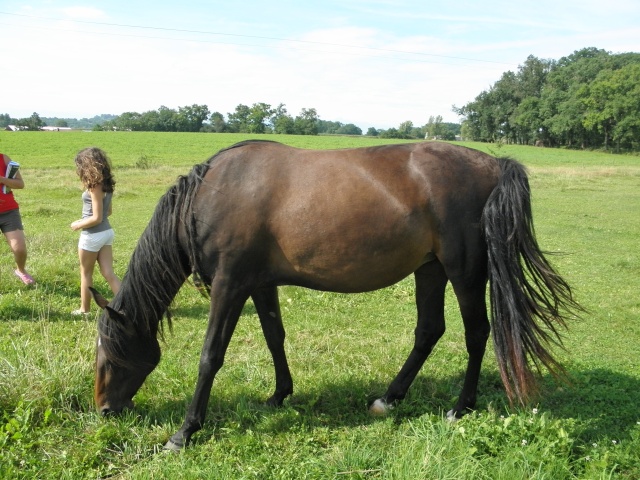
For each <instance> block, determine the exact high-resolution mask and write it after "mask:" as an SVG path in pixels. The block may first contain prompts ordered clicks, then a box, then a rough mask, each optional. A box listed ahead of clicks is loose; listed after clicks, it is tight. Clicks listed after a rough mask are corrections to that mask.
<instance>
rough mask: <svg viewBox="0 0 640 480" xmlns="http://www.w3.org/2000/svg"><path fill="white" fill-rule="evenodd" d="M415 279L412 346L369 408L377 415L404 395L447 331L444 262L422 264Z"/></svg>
mask: <svg viewBox="0 0 640 480" xmlns="http://www.w3.org/2000/svg"><path fill="white" fill-rule="evenodd" d="M415 280H416V306H417V308H418V324H417V326H416V330H415V343H414V346H413V350H411V353H410V354H409V357H408V358H407V360H406V362H405V363H404V365H403V366H402V369H401V370H400V372H399V373H398V375H397V376H396V378H395V379H394V380H393V382H391V384H390V385H389V388H388V389H387V391H386V393H385V394H384V395H383V396H382V397H381V398H379V399H377V400H376V401H375V402H373V404H372V405H371V407H370V408H369V411H370V412H371V413H372V414H374V415H384V414H385V413H386V412H387V410H388V409H389V407H390V406H391V405H392V404H393V403H394V402H396V401H398V400H402V399H403V398H404V397H405V395H406V394H407V390H408V389H409V387H410V386H411V383H413V380H414V379H415V378H416V375H417V374H418V372H419V371H420V369H421V368H422V365H423V364H424V362H425V361H426V360H427V357H428V356H429V354H430V353H431V351H432V350H433V347H434V346H435V344H436V343H437V342H438V340H439V339H440V337H442V335H443V334H444V330H445V323H444V292H445V287H446V286H447V281H448V279H447V275H446V273H445V271H444V268H443V267H442V264H441V263H440V262H439V261H438V260H434V261H431V262H429V263H427V264H425V265H423V266H422V267H420V268H419V269H418V270H416V272H415Z"/></svg>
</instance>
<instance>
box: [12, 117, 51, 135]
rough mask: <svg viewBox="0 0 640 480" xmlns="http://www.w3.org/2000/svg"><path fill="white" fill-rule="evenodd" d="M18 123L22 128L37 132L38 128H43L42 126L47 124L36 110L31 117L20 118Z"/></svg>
mask: <svg viewBox="0 0 640 480" xmlns="http://www.w3.org/2000/svg"><path fill="white" fill-rule="evenodd" d="M17 125H18V126H19V127H20V128H24V129H27V130H31V131H34V132H36V131H38V130H41V129H42V127H44V126H45V125H46V123H44V121H43V120H42V119H41V118H40V115H38V114H37V113H36V112H33V113H32V114H31V116H30V117H28V118H21V119H20V120H18V122H17Z"/></svg>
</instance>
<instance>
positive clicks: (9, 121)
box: [0, 113, 18, 128]
mask: <svg viewBox="0 0 640 480" xmlns="http://www.w3.org/2000/svg"><path fill="white" fill-rule="evenodd" d="M16 123H18V121H17V120H16V119H15V118H11V116H10V115H9V114H8V113H2V114H0V128H5V127H7V126H8V125H14V124H16Z"/></svg>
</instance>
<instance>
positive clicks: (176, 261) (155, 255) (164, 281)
mask: <svg viewBox="0 0 640 480" xmlns="http://www.w3.org/2000/svg"><path fill="white" fill-rule="evenodd" d="M256 142H261V141H260V140H249V141H245V142H240V143H237V144H235V145H232V146H230V147H228V148H225V149H223V150H220V151H219V152H218V153H216V154H215V155H214V156H212V157H211V158H209V159H208V160H207V161H205V162H204V163H200V164H198V165H195V166H194V167H193V168H192V170H191V171H190V172H189V174H188V175H181V176H179V177H178V179H177V181H176V183H175V184H174V185H173V186H172V187H171V188H169V190H168V191H167V193H165V194H164V195H163V196H162V198H160V200H159V202H158V205H157V206H156V209H155V211H154V213H153V216H152V217H151V220H150V221H149V224H148V225H147V228H146V229H145V230H144V232H143V233H142V236H141V237H140V240H138V244H137V246H136V248H135V249H134V251H133V254H132V256H131V260H130V261H129V266H128V267H127V272H126V273H125V275H124V277H123V279H122V286H121V288H120V291H119V292H118V294H117V295H116V296H115V297H114V298H113V300H112V302H111V303H110V307H111V308H112V309H114V310H116V311H117V312H120V313H122V314H123V315H124V316H125V317H126V322H127V323H128V322H131V323H132V324H133V326H134V328H135V330H136V331H137V333H138V335H141V336H156V335H157V334H158V332H160V334H161V335H162V330H163V325H162V318H163V316H165V315H166V317H167V323H168V326H169V328H171V315H170V313H169V312H168V307H169V305H170V304H171V302H172V301H173V298H174V297H175V295H176V294H177V292H178V290H179V289H180V287H181V286H182V284H183V283H184V282H185V280H186V278H187V277H188V276H189V275H190V274H192V275H193V279H194V282H195V283H200V284H208V283H209V282H208V281H203V276H202V274H201V272H200V269H199V263H200V262H199V247H198V245H197V244H196V219H195V216H194V214H193V211H192V202H193V199H194V197H195V195H196V193H197V192H198V189H199V187H200V185H201V183H202V180H203V178H204V175H205V174H206V172H207V170H208V169H209V167H210V166H211V163H212V162H213V161H215V159H216V158H217V157H218V156H219V155H220V154H221V153H223V152H226V151H228V150H231V149H234V148H238V147H241V146H244V145H247V144H251V143H256ZM182 225H183V226H184V227H183V228H184V229H185V232H186V238H187V240H188V244H187V245H185V246H184V247H186V251H185V250H184V248H183V247H182V246H181V245H180V241H179V238H178V232H179V229H180V227H181V226H182ZM98 329H99V332H100V335H101V337H102V339H103V342H102V343H103V346H104V348H105V353H106V355H107V358H110V359H112V360H114V361H117V360H121V361H123V360H125V359H124V358H122V355H123V353H122V348H121V345H120V343H121V340H122V339H123V337H124V335H123V332H124V328H123V326H122V325H120V324H119V322H117V321H113V320H112V319H110V318H109V316H108V315H102V316H101V318H100V321H99V324H98Z"/></svg>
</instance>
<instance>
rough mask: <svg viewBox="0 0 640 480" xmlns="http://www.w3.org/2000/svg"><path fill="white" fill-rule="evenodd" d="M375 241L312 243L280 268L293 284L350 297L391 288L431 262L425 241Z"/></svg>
mask: <svg viewBox="0 0 640 480" xmlns="http://www.w3.org/2000/svg"><path fill="white" fill-rule="evenodd" d="M375 240H376V239H372V238H362V239H361V241H359V242H358V241H355V239H351V241H347V242H344V241H340V240H336V241H333V242H332V241H331V240H330V239H326V242H321V243H316V242H313V246H310V245H307V248H305V249H300V250H296V251H291V252H289V254H290V255H289V256H288V257H286V256H285V259H284V265H283V266H284V267H285V269H286V270H287V271H288V272H289V275H290V276H291V277H292V278H291V280H292V281H293V282H292V283H295V284H298V285H301V286H307V287H311V288H317V289H321V290H328V291H336V292H344V293H351V292H365V291H371V290H377V289H380V288H384V287H388V286H389V285H393V284H394V283H397V282H398V281H400V280H402V279H403V278H405V277H406V276H408V275H410V274H411V273H413V272H414V271H415V270H417V269H418V268H419V267H420V266H421V265H423V264H424V263H426V262H427V261H430V260H432V259H433V258H434V257H433V254H432V253H431V248H430V246H429V244H428V242H427V241H426V238H420V239H419V241H417V239H416V240H415V241H413V242H412V241H406V242H397V241H396V242H389V241H386V242H384V241H383V242H381V241H379V240H380V239H377V240H378V241H375Z"/></svg>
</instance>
